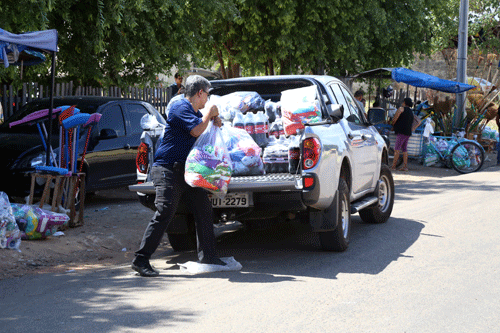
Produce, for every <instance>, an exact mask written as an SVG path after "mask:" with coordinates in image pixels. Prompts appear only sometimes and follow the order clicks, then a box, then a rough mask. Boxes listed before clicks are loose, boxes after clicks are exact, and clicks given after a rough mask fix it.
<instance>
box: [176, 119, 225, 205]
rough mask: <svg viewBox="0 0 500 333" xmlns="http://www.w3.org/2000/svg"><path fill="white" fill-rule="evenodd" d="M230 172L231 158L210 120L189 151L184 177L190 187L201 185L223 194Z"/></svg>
mask: <svg viewBox="0 0 500 333" xmlns="http://www.w3.org/2000/svg"><path fill="white" fill-rule="evenodd" d="M231 173H232V167H231V159H230V158H229V153H228V151H227V148H226V145H225V143H224V140H223V139H222V134H221V130H220V128H219V127H217V126H215V125H214V124H213V123H212V122H210V124H209V125H208V127H207V129H206V130H205V132H203V134H201V135H200V136H199V137H198V139H197V140H196V142H195V143H194V145H193V148H192V149H191V151H190V152H189V155H188V157H187V159H186V170H185V173H184V179H185V180H186V183H188V185H190V186H192V187H201V188H204V189H206V190H208V191H210V192H212V193H213V194H215V195H218V196H224V195H226V193H227V187H228V185H229V181H230V180H231Z"/></svg>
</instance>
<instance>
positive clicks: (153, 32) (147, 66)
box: [0, 0, 232, 86]
mask: <svg viewBox="0 0 500 333" xmlns="http://www.w3.org/2000/svg"><path fill="white" fill-rule="evenodd" d="M20 2H21V3H20V4H19V2H17V5H15V4H14V3H12V4H10V3H9V5H7V6H4V5H3V3H2V6H1V8H0V18H1V19H2V21H1V22H2V24H3V27H2V28H4V29H6V30H9V31H11V32H13V33H22V32H25V31H28V30H41V29H57V31H58V34H59V43H58V46H59V52H58V53H57V72H58V73H59V74H60V75H61V76H62V77H63V78H64V79H65V80H74V81H76V82H77V83H79V84H81V85H93V86H100V85H102V86H107V85H111V84H112V85H119V86H127V85H131V84H145V83H148V82H151V81H153V80H154V79H155V76H156V74H158V73H161V72H165V71H168V70H169V69H170V68H171V67H172V66H173V65H177V66H178V67H180V68H187V67H188V66H189V60H190V59H189V55H190V54H194V53H195V51H196V48H195V46H196V45H197V44H198V42H199V41H196V39H195V38H194V36H195V35H199V34H196V31H197V30H198V29H199V25H200V24H201V23H202V22H204V20H206V19H210V18H211V17H212V16H213V13H215V12H220V11H222V10H227V8H231V6H232V3H231V1H230V0H222V1H221V0H205V1H201V0H193V1H182V0H106V1H104V0H78V1H75V0H46V1H43V0H41V1H35V0H20ZM25 8H27V9H28V10H26V11H23V10H24V9H25ZM4 19H5V20H4ZM47 66H50V62H47V64H46V65H45V68H44V70H42V72H45V73H48V71H47ZM34 67H36V66H34ZM42 67H43V66H42ZM27 74H30V73H27ZM7 75H8V76H9V77H10V78H11V79H13V75H12V70H11V72H9V73H8V74H7ZM38 75H39V73H36V74H33V76H38ZM5 79H6V78H5V74H4V80H5Z"/></svg>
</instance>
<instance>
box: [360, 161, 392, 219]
mask: <svg viewBox="0 0 500 333" xmlns="http://www.w3.org/2000/svg"><path fill="white" fill-rule="evenodd" d="M375 195H377V196H378V203H376V204H375V205H374V206H371V207H367V208H365V209H362V210H360V211H359V216H360V217H361V219H362V220H363V221H364V222H367V223H384V222H386V221H387V220H388V219H389V217H390V216H391V213H392V207H393V206H394V179H393V178H392V173H391V170H390V169H389V167H388V166H387V165H384V164H383V165H382V168H381V169H380V178H379V184H378V186H377V192H376V193H375Z"/></svg>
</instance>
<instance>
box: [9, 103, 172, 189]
mask: <svg viewBox="0 0 500 333" xmlns="http://www.w3.org/2000/svg"><path fill="white" fill-rule="evenodd" d="M63 105H70V106H71V105H76V107H77V108H78V109H80V112H82V113H89V114H92V113H95V112H98V113H100V114H102V117H101V119H100V121H99V123H98V124H97V126H93V128H92V131H91V136H90V140H89V144H88V148H87V154H86V155H85V163H84V165H83V170H82V171H83V172H85V173H86V179H87V181H86V191H87V192H95V191H97V190H102V189H112V188H118V187H122V186H126V185H130V184H134V183H135V182H136V178H137V175H136V162H135V160H136V154H137V148H138V146H139V145H140V143H141V140H140V137H141V134H142V128H141V126H140V121H141V118H142V116H143V115H145V114H147V113H149V114H152V115H154V116H155V117H156V118H157V119H158V121H159V122H161V123H163V124H165V120H164V119H163V117H162V116H161V115H160V114H159V113H158V111H157V110H156V109H155V108H154V107H153V106H152V105H151V104H149V103H147V102H144V101H140V100H132V99H122V98H113V97H89V96H80V97H59V98H55V99H54V108H57V107H59V106H63ZM47 108H49V99H47V98H46V99H38V100H33V101H31V102H29V103H27V104H26V105H24V106H23V108H22V109H21V110H20V112H19V113H17V114H15V115H14V116H12V117H11V118H9V119H7V120H6V122H5V123H3V124H0V156H1V159H0V191H3V192H6V193H7V194H9V195H12V196H22V197H24V196H27V195H29V192H30V182H31V178H30V175H29V173H30V172H33V171H34V166H35V165H37V164H40V165H45V156H46V155H45V151H44V150H43V146H42V139H41V137H40V135H39V134H38V129H37V127H36V126H34V125H19V126H14V127H12V128H9V123H11V122H13V121H16V120H19V119H22V118H23V117H25V116H26V115H28V114H30V113H32V112H35V111H38V110H42V109H47ZM58 121H59V119H58V117H56V118H55V119H54V120H53V124H52V128H53V131H52V138H51V143H52V147H53V148H55V152H56V154H59V148H58V146H59V126H58V123H59V122H58ZM48 125H49V124H48V121H47V122H46V127H47V130H48V128H49V126H48ZM86 133H87V131H86V130H81V131H80V139H79V148H78V152H79V153H80V154H81V152H82V151H83V147H84V144H85V140H86ZM42 185H43V184H38V185H37V187H36V194H38V195H39V194H40V193H41V190H42V189H43V187H42Z"/></svg>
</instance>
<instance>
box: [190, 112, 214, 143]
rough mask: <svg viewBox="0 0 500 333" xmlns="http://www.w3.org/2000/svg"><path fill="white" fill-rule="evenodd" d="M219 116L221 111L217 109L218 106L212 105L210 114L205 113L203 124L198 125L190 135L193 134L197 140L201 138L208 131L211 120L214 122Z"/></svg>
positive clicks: (202, 119)
mask: <svg viewBox="0 0 500 333" xmlns="http://www.w3.org/2000/svg"><path fill="white" fill-rule="evenodd" d="M218 115H219V110H218V109H217V106H216V105H212V107H211V108H210V110H209V112H207V113H205V114H204V115H203V117H202V118H201V123H199V124H198V125H196V126H195V127H194V128H193V129H192V130H191V132H189V134H191V135H192V136H194V137H195V138H197V137H199V136H200V135H201V134H202V133H203V132H205V130H206V129H207V127H208V124H209V122H210V120H212V119H213V118H215V117H217V116H218ZM219 123H220V122H217V123H216V125H217V124H219ZM219 127H220V126H219Z"/></svg>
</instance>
